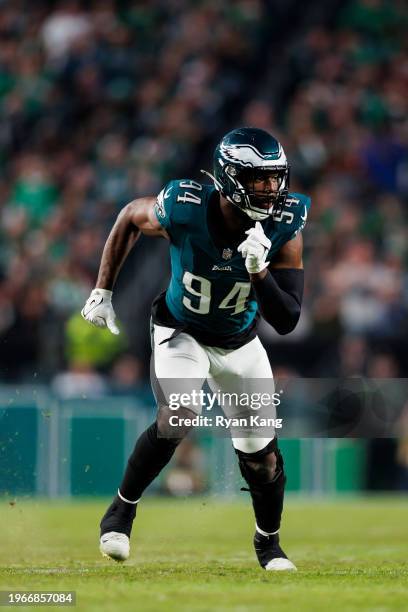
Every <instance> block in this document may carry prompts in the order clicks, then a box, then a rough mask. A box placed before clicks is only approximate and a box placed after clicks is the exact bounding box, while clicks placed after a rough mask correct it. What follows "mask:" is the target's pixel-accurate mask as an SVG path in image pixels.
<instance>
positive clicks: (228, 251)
mask: <svg viewBox="0 0 408 612" xmlns="http://www.w3.org/2000/svg"><path fill="white" fill-rule="evenodd" d="M231 257H232V249H223V251H222V258H223V259H231Z"/></svg>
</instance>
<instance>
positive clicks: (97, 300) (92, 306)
mask: <svg viewBox="0 0 408 612" xmlns="http://www.w3.org/2000/svg"><path fill="white" fill-rule="evenodd" d="M81 315H82V316H83V318H84V319H85V321H89V323H92V325H96V327H107V328H108V329H109V331H110V332H112V334H115V335H117V334H119V333H120V332H119V328H118V326H117V325H116V323H115V319H116V315H115V311H114V310H113V306H112V291H109V290H108V289H94V290H93V291H92V293H91V295H90V296H89V298H88V299H87V301H86V304H85V306H84V307H83V309H82V310H81Z"/></svg>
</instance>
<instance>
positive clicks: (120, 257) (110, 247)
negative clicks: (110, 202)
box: [96, 198, 168, 290]
mask: <svg viewBox="0 0 408 612" xmlns="http://www.w3.org/2000/svg"><path fill="white" fill-rule="evenodd" d="M155 204H156V198H140V199H137V200H134V201H133V202H130V203H129V204H128V205H127V206H125V207H124V208H122V210H121V211H120V213H119V215H118V217H117V219H116V222H115V224H114V226H113V227H112V230H111V232H110V234H109V236H108V239H107V241H106V243H105V247H104V249H103V253H102V258H101V263H100V266H99V273H98V279H97V281H96V287H97V288H99V289H109V290H112V289H113V286H114V284H115V281H116V279H117V276H118V274H119V271H120V269H121V267H122V265H123V263H124V261H125V259H126V257H127V256H128V255H129V252H130V250H131V249H132V247H133V246H134V244H135V242H136V241H137V239H138V238H139V236H140V234H141V233H142V234H145V235H146V236H164V237H168V236H167V233H166V231H165V230H164V229H163V227H162V226H161V225H160V223H159V221H158V220H157V217H156V214H155V212H154V207H155Z"/></svg>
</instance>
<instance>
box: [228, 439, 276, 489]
mask: <svg viewBox="0 0 408 612" xmlns="http://www.w3.org/2000/svg"><path fill="white" fill-rule="evenodd" d="M235 452H236V453H237V455H238V459H239V468H240V471H241V474H242V476H243V478H244V479H245V480H246V482H247V483H248V486H249V488H250V491H252V490H254V489H256V488H259V487H263V486H264V485H268V484H270V483H277V484H278V483H282V485H284V484H285V480H286V479H285V473H284V466H283V457H282V454H281V452H280V450H279V449H278V445H277V442H276V439H273V440H271V442H270V443H269V444H268V445H267V446H266V447H265V448H263V449H262V450H260V451H258V452H257V453H244V452H242V451H240V450H237V449H236V451H235Z"/></svg>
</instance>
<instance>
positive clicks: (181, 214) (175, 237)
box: [155, 179, 206, 244]
mask: <svg viewBox="0 0 408 612" xmlns="http://www.w3.org/2000/svg"><path fill="white" fill-rule="evenodd" d="M205 194H206V192H205V190H204V188H203V186H202V185H201V184H200V183H197V182H196V181H193V180H191V179H181V180H180V179H177V180H173V181H170V183H167V185H166V186H165V187H164V189H162V190H161V192H160V193H159V195H158V196H157V200H156V205H155V213H156V217H157V220H158V221H159V223H160V225H161V226H162V227H163V228H164V229H165V230H166V232H167V233H168V234H169V236H170V239H171V241H172V242H173V243H175V244H177V243H179V242H180V241H182V240H183V238H184V237H185V233H186V231H191V230H193V229H194V228H195V227H196V226H197V224H199V223H200V219H201V217H200V215H199V214H197V213H198V211H199V209H202V208H203V206H202V201H203V198H204V197H205Z"/></svg>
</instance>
